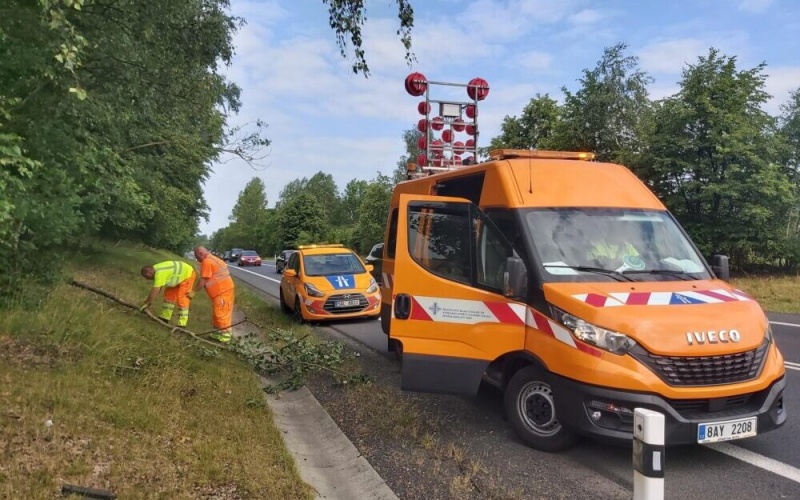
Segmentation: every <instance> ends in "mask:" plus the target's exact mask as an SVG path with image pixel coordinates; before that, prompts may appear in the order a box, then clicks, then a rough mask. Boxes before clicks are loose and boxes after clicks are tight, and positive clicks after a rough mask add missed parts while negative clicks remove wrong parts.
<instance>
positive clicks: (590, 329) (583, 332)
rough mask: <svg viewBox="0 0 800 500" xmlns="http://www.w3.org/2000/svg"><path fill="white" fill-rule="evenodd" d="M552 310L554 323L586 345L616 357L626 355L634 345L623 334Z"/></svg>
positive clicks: (633, 341) (554, 309) (632, 341)
mask: <svg viewBox="0 0 800 500" xmlns="http://www.w3.org/2000/svg"><path fill="white" fill-rule="evenodd" d="M552 309H553V312H554V313H555V319H556V321H558V322H559V323H561V324H562V325H564V326H565V327H567V329H568V330H569V331H570V332H571V333H572V335H574V336H575V338H577V339H579V340H581V341H583V342H586V343H587V344H591V345H593V346H595V347H599V348H600V349H603V350H604V351H608V352H610V353H612V354H618V355H623V354H626V353H627V352H628V351H630V350H631V348H633V346H635V345H636V341H635V340H633V339H632V338H630V337H628V336H627V335H625V334H624V333H619V332H615V331H613V330H607V329H605V328H602V327H600V326H597V325H593V324H591V323H589V322H587V321H584V320H582V319H580V318H578V317H576V316H573V315H572V314H569V313H567V312H564V311H562V310H560V309H557V308H555V307H553V308H552Z"/></svg>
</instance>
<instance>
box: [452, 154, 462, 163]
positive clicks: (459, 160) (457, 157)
mask: <svg viewBox="0 0 800 500" xmlns="http://www.w3.org/2000/svg"><path fill="white" fill-rule="evenodd" d="M453 165H461V157H460V156H453Z"/></svg>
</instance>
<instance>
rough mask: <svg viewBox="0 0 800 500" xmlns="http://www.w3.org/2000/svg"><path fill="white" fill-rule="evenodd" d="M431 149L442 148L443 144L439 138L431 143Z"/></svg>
mask: <svg viewBox="0 0 800 500" xmlns="http://www.w3.org/2000/svg"><path fill="white" fill-rule="evenodd" d="M431 149H433V150H439V151H441V150H442V149H444V144H443V143H442V141H440V140H439V139H435V140H434V141H433V142H432V143H431Z"/></svg>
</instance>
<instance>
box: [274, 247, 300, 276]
mask: <svg viewBox="0 0 800 500" xmlns="http://www.w3.org/2000/svg"><path fill="white" fill-rule="evenodd" d="M294 252H296V250H284V251H282V252H281V253H279V254H278V256H277V257H275V272H276V273H279V274H280V273H282V272H283V270H284V269H286V263H287V262H288V261H289V256H290V255H292V254H293V253H294Z"/></svg>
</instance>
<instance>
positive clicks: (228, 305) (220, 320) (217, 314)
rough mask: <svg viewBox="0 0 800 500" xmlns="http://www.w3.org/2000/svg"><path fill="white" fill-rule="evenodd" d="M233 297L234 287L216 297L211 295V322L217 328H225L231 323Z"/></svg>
mask: <svg viewBox="0 0 800 500" xmlns="http://www.w3.org/2000/svg"><path fill="white" fill-rule="evenodd" d="M233 297H234V289H233V288H231V289H230V290H227V291H225V292H222V293H221V294H219V295H217V296H216V297H212V299H211V304H212V305H213V311H212V313H211V324H212V325H214V328H216V329H218V330H226V329H229V328H230V327H231V324H232V323H233Z"/></svg>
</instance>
